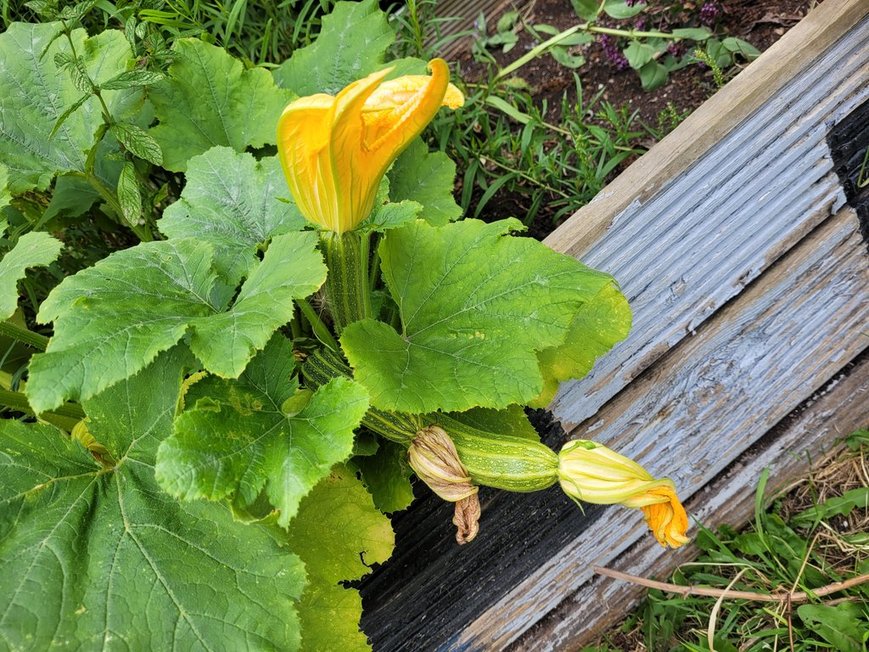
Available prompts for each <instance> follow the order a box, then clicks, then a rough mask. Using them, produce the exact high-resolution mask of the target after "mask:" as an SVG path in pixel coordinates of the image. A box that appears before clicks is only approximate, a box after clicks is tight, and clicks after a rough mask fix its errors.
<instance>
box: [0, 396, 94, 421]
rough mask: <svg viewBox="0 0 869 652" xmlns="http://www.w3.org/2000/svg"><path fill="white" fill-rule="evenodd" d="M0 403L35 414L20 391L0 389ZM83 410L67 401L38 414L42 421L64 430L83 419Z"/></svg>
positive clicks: (19, 410)
mask: <svg viewBox="0 0 869 652" xmlns="http://www.w3.org/2000/svg"><path fill="white" fill-rule="evenodd" d="M0 405H5V406H6V407H8V408H11V409H13V410H15V411H16V412H24V413H25V414H32V415H36V413H35V412H34V411H33V408H32V407H30V403H28V401H27V397H26V396H24V394H22V393H21V392H13V391H10V390H8V389H0ZM84 416H85V414H84V411H83V410H82V409H81V408H80V407H79V406H77V405H74V404H70V403H67V404H66V405H61V406H60V407H59V408H57V409H56V410H54V411H52V412H43V413H42V414H40V415H39V418H40V419H41V420H42V421H47V422H48V423H52V424H54V425H56V426H58V427H60V428H63V429H64V430H69V429H71V428H72V427H73V426H74V425H75V424H76V423H78V422H79V421H81V420H82V419H84Z"/></svg>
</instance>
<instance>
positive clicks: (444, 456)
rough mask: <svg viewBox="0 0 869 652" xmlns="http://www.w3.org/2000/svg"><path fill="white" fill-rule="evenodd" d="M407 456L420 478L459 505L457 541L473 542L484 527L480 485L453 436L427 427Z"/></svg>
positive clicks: (455, 516) (442, 495) (432, 427)
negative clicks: (460, 457) (482, 526)
mask: <svg viewBox="0 0 869 652" xmlns="http://www.w3.org/2000/svg"><path fill="white" fill-rule="evenodd" d="M407 459H408V462H409V463H410V466H411V468H412V469H413V470H414V471H415V472H416V475H417V476H418V477H419V479H420V480H422V481H423V482H425V483H426V484H427V485H428V486H429V488H431V490H432V491H434V492H435V493H436V494H437V495H438V496H440V497H441V498H443V499H444V500H446V501H448V502H451V503H455V504H456V506H455V514H454V516H453V523H454V524H455V525H456V528H457V531H456V541H457V542H458V543H459V544H465V543H468V542H469V541H472V540H473V539H474V537H476V536H477V533H478V532H479V530H480V527H479V520H480V499H479V498H478V496H477V492H478V491H479V487H477V486H476V485H474V484H472V481H471V476H470V474H469V473H468V470H467V469H466V468H465V465H464V464H462V461H461V460H460V459H459V453H458V451H456V445H455V444H454V443H453V440H452V439H450V436H449V435H448V434H447V433H446V431H444V429H443V428H440V427H438V426H429V427H427V428H423V429H422V430H420V431H419V432H418V433H417V434H416V437H415V438H414V440H413V442H411V444H410V448H409V449H408V451H407Z"/></svg>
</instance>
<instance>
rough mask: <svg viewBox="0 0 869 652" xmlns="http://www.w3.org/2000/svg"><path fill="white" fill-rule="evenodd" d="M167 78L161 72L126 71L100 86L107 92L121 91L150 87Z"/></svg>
mask: <svg viewBox="0 0 869 652" xmlns="http://www.w3.org/2000/svg"><path fill="white" fill-rule="evenodd" d="M165 78H166V76H165V75H164V74H163V73H161V72H154V71H152V70H141V69H137V70H125V71H124V72H121V73H118V74H117V75H115V76H114V77H112V78H111V79H109V80H107V81H104V82H103V83H102V84H100V88H101V89H103V90H104V91H107V90H120V89H122V88H134V87H136V86H150V85H151V84H156V83H157V82H159V81H163V80H164V79H165Z"/></svg>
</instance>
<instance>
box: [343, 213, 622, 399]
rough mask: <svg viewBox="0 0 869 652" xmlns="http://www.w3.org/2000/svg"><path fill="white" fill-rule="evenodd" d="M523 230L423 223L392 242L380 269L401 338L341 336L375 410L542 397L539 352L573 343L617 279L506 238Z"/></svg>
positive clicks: (512, 224) (367, 324) (361, 330)
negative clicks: (585, 309)
mask: <svg viewBox="0 0 869 652" xmlns="http://www.w3.org/2000/svg"><path fill="white" fill-rule="evenodd" d="M517 227H519V223H518V221H516V220H504V221H502V222H496V223H494V224H485V223H483V222H480V221H477V220H464V221H462V222H457V223H454V224H450V225H447V226H444V227H440V228H435V227H431V226H429V225H428V224H426V223H425V222H422V221H417V222H415V223H413V224H411V225H408V226H405V227H402V228H400V229H395V230H392V231H388V232H387V233H386V235H385V236H384V239H383V242H382V244H381V245H380V256H381V261H382V263H381V268H382V271H383V276H384V279H385V280H386V283H387V286H388V288H389V291H390V293H391V294H392V296H393V298H394V299H395V302H396V304H397V305H398V306H399V310H400V313H401V321H402V332H401V333H400V334H399V333H397V332H396V331H395V330H394V329H393V328H392V327H391V326H389V325H387V324H384V323H381V322H377V321H374V320H371V319H367V320H362V321H358V322H355V323H353V324H350V325H349V326H347V327H346V328H345V329H344V331H343V333H342V335H341V345H342V347H343V349H344V352H345V354H346V356H347V359H348V360H349V362H350V364H351V366H352V367H353V369H354V371H355V375H354V377H355V378H356V379H357V380H358V381H359V382H361V383H362V384H363V385H364V386H365V387H366V388H367V389H368V390H369V392H370V394H371V402H372V405H374V406H375V407H378V408H381V409H385V410H393V411H399V412H411V413H421V412H434V411H436V410H444V411H462V410H467V409H470V408H472V407H477V406H479V407H492V408H503V407H507V406H508V405H511V404H514V403H515V404H524V403H526V402H527V401H529V400H531V399H533V398H534V397H535V396H536V395H537V394H539V393H540V391H541V389H542V388H543V378H542V376H541V372H540V366H539V364H538V362H537V355H536V352H537V351H540V350H543V349H546V348H549V347H551V346H556V345H558V344H560V343H561V342H563V341H564V338H565V336H566V335H567V332H568V328H569V326H570V324H571V322H572V321H573V317H574V315H575V313H576V311H577V310H578V309H579V308H580V306H581V305H582V304H583V303H584V302H586V301H588V300H590V299H592V298H593V297H594V296H595V295H597V293H598V292H599V291H600V289H601V287H603V286H604V285H606V284H608V283H610V282H611V278H610V277H609V276H607V275H605V274H601V273H599V272H595V271H593V270H591V269H589V268H587V267H585V266H584V265H582V264H581V263H579V262H578V261H576V260H574V259H573V258H570V257H568V256H564V255H562V254H558V253H556V252H554V251H552V250H551V249H549V248H547V247H546V246H545V245H543V244H541V243H540V242H537V241H535V240H532V239H530V238H514V237H508V236H505V234H507V233H509V232H510V231H512V230H515V229H516V228H517Z"/></svg>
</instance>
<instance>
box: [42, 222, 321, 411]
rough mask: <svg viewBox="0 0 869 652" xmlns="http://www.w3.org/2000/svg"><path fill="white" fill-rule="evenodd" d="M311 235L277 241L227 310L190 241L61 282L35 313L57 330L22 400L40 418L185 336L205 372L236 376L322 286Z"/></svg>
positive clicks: (225, 294)
mask: <svg viewBox="0 0 869 652" xmlns="http://www.w3.org/2000/svg"><path fill="white" fill-rule="evenodd" d="M316 241H317V236H316V234H314V233H301V232H297V233H286V234H283V235H278V236H275V238H274V239H273V240H272V242H271V244H270V246H269V248H268V251H266V253H265V256H264V257H263V260H262V261H261V262H260V263H259V264H258V265H257V266H256V267H254V268H253V271H252V272H251V274H250V276H249V277H248V278H247V280H246V281H245V282H244V284H242V286H241V289H240V291H239V293H238V296H236V297H235V299H234V301H232V302H231V305H229V304H230V296H231V290H232V288H227V287H226V286H222V285H220V284H219V283H218V277H217V274H216V272H215V271H214V269H213V266H212V249H211V245H209V244H208V243H205V242H198V241H196V240H193V239H179V240H168V241H162V242H150V243H144V244H140V245H138V246H136V247H133V248H131V249H127V250H124V251H119V252H116V253H114V254H112V255H110V256H109V257H108V258H105V259H104V260H102V261H100V262H99V263H97V264H96V265H95V266H94V267H92V268H89V269H86V270H84V271H82V272H79V273H78V274H76V275H75V276H71V277H68V278H66V279H65V280H64V281H63V282H62V283H61V284H60V285H59V286H57V287H56V288H55V289H54V290H53V291H52V292H51V294H49V295H48V297H47V298H46V300H45V301H44V302H43V304H42V306H41V307H40V311H39V314H38V319H39V320H40V321H41V322H48V321H53V322H54V328H55V335H54V337H52V339H51V341H50V343H49V345H48V348H47V350H46V352H45V353H42V354H38V355H35V356H34V357H33V359H32V361H31V363H30V382H29V383H28V385H27V394H28V398H29V400H30V404H31V405H32V406H33V408H34V409H35V410H36V411H37V412H43V411H45V410H50V409H52V408H54V407H56V406H58V405H60V404H61V403H62V402H63V401H64V400H65V399H68V398H82V399H86V398H89V397H91V396H94V395H95V394H97V393H99V392H100V391H102V390H103V389H105V388H107V387H110V386H111V385H113V384H114V383H116V382H118V381H120V380H122V379H124V378H127V377H129V376H131V375H132V374H134V373H136V372H137V371H139V370H140V369H142V368H143V367H145V366H146V365H147V364H148V363H149V362H150V361H151V360H153V359H154V357H155V356H156V355H157V354H158V353H160V352H161V351H165V350H167V349H169V348H170V347H171V346H173V345H174V344H175V343H177V342H178V341H179V340H180V339H181V338H182V337H183V336H184V335H185V333H187V332H188V331H189V332H190V333H191V337H190V346H191V349H192V350H193V352H194V353H195V354H196V355H197V356H198V357H199V358H200V360H201V361H202V363H203V364H204V365H205V367H206V369H208V370H209V371H212V372H214V373H216V374H218V375H221V376H225V377H236V376H238V375H239V374H240V373H241V372H242V371H243V370H244V367H245V365H246V364H247V363H248V361H249V360H250V359H251V358H252V357H253V355H254V353H255V352H256V351H258V350H259V349H261V348H262V347H264V346H265V344H266V343H267V342H268V340H269V338H270V337H271V335H272V333H273V332H274V331H275V330H276V329H277V328H279V327H280V326H282V325H283V324H285V323H287V322H288V321H289V320H290V319H291V317H292V312H293V299H295V298H302V297H305V296H307V295H309V294H311V293H312V292H314V291H315V290H316V289H317V288H319V287H320V285H321V284H322V283H323V281H324V280H325V278H326V267H325V265H324V264H323V262H322V257H321V255H320V253H319V252H318V251H317V250H316Z"/></svg>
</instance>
